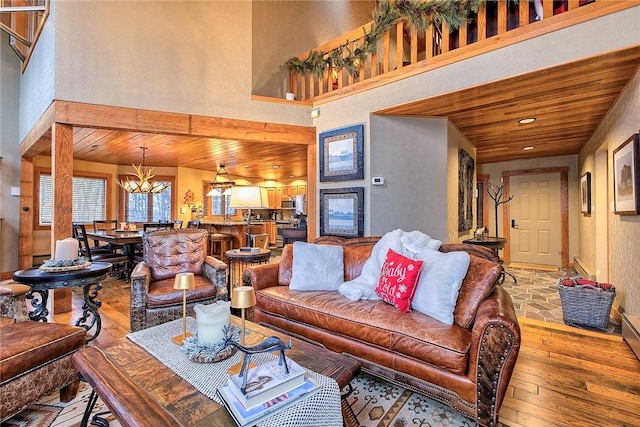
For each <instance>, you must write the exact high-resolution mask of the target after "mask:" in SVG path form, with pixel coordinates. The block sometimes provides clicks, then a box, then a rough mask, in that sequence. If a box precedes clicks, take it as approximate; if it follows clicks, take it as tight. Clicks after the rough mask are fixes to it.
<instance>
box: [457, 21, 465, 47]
mask: <svg viewBox="0 0 640 427" xmlns="http://www.w3.org/2000/svg"><path fill="white" fill-rule="evenodd" d="M466 45H467V24H463V25H461V26H460V28H458V48H461V47H463V46H466Z"/></svg>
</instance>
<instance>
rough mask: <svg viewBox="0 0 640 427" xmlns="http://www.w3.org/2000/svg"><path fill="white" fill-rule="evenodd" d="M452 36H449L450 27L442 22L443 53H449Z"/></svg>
mask: <svg viewBox="0 0 640 427" xmlns="http://www.w3.org/2000/svg"><path fill="white" fill-rule="evenodd" d="M450 39H451V34H449V26H448V25H447V23H446V22H444V21H442V53H445V52H449V40H450Z"/></svg>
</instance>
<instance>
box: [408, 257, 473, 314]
mask: <svg viewBox="0 0 640 427" xmlns="http://www.w3.org/2000/svg"><path fill="white" fill-rule="evenodd" d="M416 259H418V260H422V261H424V264H423V265H422V273H421V274H420V279H419V280H418V287H417V288H416V292H415V294H414V296H413V301H412V302H411V307H412V308H413V309H414V310H417V311H419V312H421V313H424V314H427V315H429V316H431V317H433V318H434V319H437V320H439V321H441V322H442V323H446V324H447V325H453V311H454V310H455V308H456V302H457V300H458V292H459V291H460V286H461V285H462V280H463V279H464V278H465V276H466V275H467V270H468V269H469V261H470V258H469V254H468V253H466V252H464V251H456V252H448V253H442V252H438V251H434V250H431V249H425V250H424V251H422V252H420V253H419V254H418V255H417V257H416Z"/></svg>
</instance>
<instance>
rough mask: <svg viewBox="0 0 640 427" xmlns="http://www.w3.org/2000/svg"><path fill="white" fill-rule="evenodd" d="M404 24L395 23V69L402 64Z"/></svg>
mask: <svg viewBox="0 0 640 427" xmlns="http://www.w3.org/2000/svg"><path fill="white" fill-rule="evenodd" d="M403 62H404V25H403V23H402V21H401V22H399V23H398V24H396V70H399V69H401V68H402V67H403V66H404V63H403Z"/></svg>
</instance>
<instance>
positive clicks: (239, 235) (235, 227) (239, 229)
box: [200, 220, 269, 248]
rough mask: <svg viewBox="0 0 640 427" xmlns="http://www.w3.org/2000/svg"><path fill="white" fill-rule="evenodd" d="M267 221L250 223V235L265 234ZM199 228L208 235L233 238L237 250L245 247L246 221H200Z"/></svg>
mask: <svg viewBox="0 0 640 427" xmlns="http://www.w3.org/2000/svg"><path fill="white" fill-rule="evenodd" d="M268 222H269V221H257V220H256V221H251V234H252V235H255V234H265V232H266V231H265V229H266V226H267V225H268V224H266V223H268ZM200 227H201V228H204V229H205V230H207V231H208V232H209V234H213V233H220V234H230V235H232V236H233V247H234V248H239V247H241V246H247V231H248V227H247V222H246V221H221V220H201V221H200Z"/></svg>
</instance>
